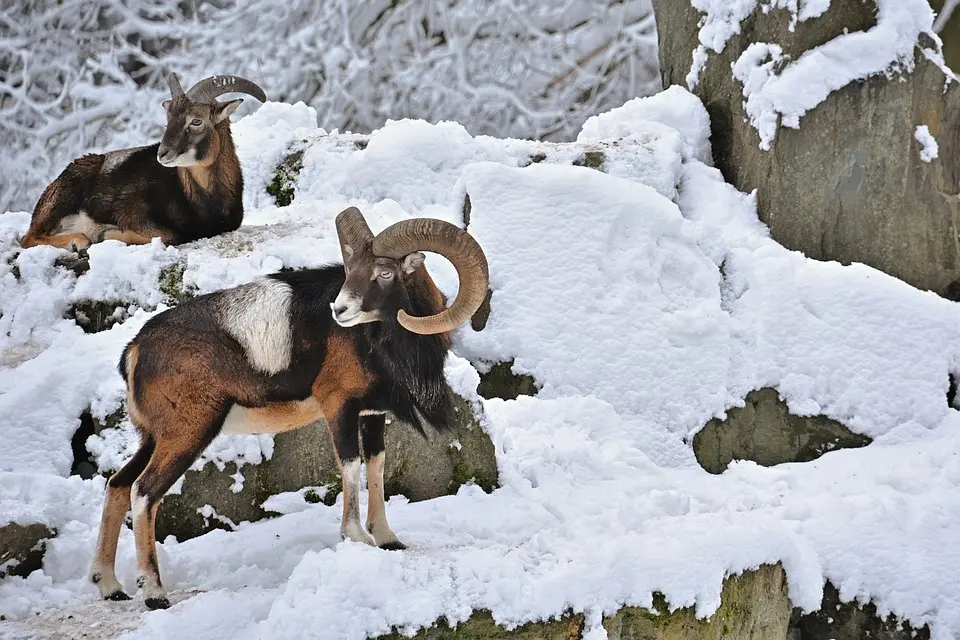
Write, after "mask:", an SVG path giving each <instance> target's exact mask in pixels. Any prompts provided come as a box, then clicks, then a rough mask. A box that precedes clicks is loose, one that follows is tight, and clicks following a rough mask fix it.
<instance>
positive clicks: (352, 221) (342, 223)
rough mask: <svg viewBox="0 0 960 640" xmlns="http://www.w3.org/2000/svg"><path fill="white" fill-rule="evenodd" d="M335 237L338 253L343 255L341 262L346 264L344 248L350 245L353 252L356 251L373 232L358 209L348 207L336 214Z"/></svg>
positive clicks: (371, 236) (346, 256)
mask: <svg viewBox="0 0 960 640" xmlns="http://www.w3.org/2000/svg"><path fill="white" fill-rule="evenodd" d="M336 225H337V237H338V238H339V239H340V253H341V254H342V255H343V261H344V263H346V261H347V258H349V256H348V255H347V250H346V247H347V245H350V246H351V247H352V248H353V251H354V252H355V251H357V250H358V249H359V248H360V247H361V246H362V245H363V244H364V243H365V242H367V241H368V240H370V239H371V238H373V232H372V231H370V227H369V226H367V221H366V220H364V218H363V214H362V213H360V209H357V208H356V207H348V208H346V209H344V210H343V211H341V212H340V213H338V214H337V218H336Z"/></svg>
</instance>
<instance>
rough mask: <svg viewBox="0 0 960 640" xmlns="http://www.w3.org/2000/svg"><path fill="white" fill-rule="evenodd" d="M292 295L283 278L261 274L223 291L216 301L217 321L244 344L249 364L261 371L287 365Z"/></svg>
mask: <svg viewBox="0 0 960 640" xmlns="http://www.w3.org/2000/svg"><path fill="white" fill-rule="evenodd" d="M292 297H293V291H292V290H291V289H290V286H289V285H287V284H286V283H285V282H280V281H279V280H274V279H273V278H260V279H258V280H255V281H253V282H250V283H248V284H245V285H241V286H239V287H237V288H235V289H230V290H227V291H224V292H223V294H222V295H221V296H220V299H219V300H218V301H217V311H216V317H217V322H218V324H219V325H220V326H221V327H223V330H224V331H226V332H227V333H228V334H230V336H231V337H233V339H234V340H236V341H237V342H239V343H240V344H241V345H242V346H243V349H244V351H245V352H246V354H247V360H248V361H249V362H250V364H251V365H252V366H253V367H255V368H256V369H259V370H260V371H262V372H264V373H269V374H274V373H279V372H281V371H283V370H284V369H286V368H287V367H289V366H290V350H291V343H292V341H293V340H292V335H291V334H292V332H291V329H290V299H291V298H292Z"/></svg>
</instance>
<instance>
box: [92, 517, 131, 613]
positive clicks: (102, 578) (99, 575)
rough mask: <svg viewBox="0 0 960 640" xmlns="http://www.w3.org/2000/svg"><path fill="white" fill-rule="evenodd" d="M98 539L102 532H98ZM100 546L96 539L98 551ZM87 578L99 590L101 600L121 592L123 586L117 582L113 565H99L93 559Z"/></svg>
mask: <svg viewBox="0 0 960 640" xmlns="http://www.w3.org/2000/svg"><path fill="white" fill-rule="evenodd" d="M100 537H101V538H102V537H103V531H101V532H100ZM101 544H102V541H101V540H99V539H98V540H97V548H98V549H99V548H100V545H101ZM87 576H88V577H89V578H90V582H92V583H94V584H95V585H97V589H99V590H100V597H101V598H106V597H107V596H109V595H111V594H113V593H116V592H117V591H121V592H122V591H123V585H122V584H120V581H119V580H117V573H116V569H115V568H114V565H113V563H110V564H100V562H99V561H98V560H97V559H96V558H95V559H94V561H93V563H92V564H91V565H90V571H89V573H88V574H87Z"/></svg>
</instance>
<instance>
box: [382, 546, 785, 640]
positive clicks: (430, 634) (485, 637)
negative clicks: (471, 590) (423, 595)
mask: <svg viewBox="0 0 960 640" xmlns="http://www.w3.org/2000/svg"><path fill="white" fill-rule="evenodd" d="M789 621H790V600H789V598H788V597H787V585H786V576H785V574H784V572H783V567H782V566H780V565H779V564H777V565H763V566H761V567H760V568H759V569H757V570H756V571H748V572H745V573H743V574H742V575H739V576H730V577H728V578H727V579H726V580H725V581H724V586H723V592H722V593H721V604H720V608H719V609H718V610H717V611H716V613H714V615H712V616H711V617H710V618H708V619H706V620H699V619H697V617H696V614H695V612H694V608H693V607H686V608H683V609H678V610H676V611H670V607H669V603H668V602H667V600H666V598H665V597H664V595H663V594H662V593H659V592H655V593H654V594H653V608H652V609H644V608H642V607H623V608H622V609H620V611H618V612H617V613H616V614H614V615H611V616H606V617H604V619H603V627H604V629H605V631H606V632H607V637H608V638H609V639H610V640H783V639H784V638H785V637H786V636H787V627H788V624H789ZM584 626H585V625H584V617H583V615H582V614H578V613H573V612H571V611H568V612H566V613H564V614H563V615H562V616H561V617H560V618H559V619H552V620H544V621H539V622H529V623H527V624H524V625H521V626H519V627H517V628H515V629H509V630H508V629H506V628H504V627H501V626H499V625H497V624H496V622H495V621H494V619H493V616H492V615H491V613H490V612H489V611H483V610H481V611H475V612H474V613H473V614H472V615H471V616H470V617H469V618H468V619H467V620H465V621H464V622H461V623H459V624H457V625H453V626H451V625H450V624H449V622H448V621H447V619H446V618H442V617H441V618H440V619H439V620H437V622H436V624H434V625H433V626H431V627H430V628H427V629H420V630H419V631H418V632H417V633H416V634H415V635H414V636H413V638H414V639H415V640H492V639H493V638H497V639H502V640H535V639H536V640H579V639H580V638H582V637H583V632H584ZM405 637H407V636H403V635H401V634H400V633H399V632H398V631H396V630H395V631H394V632H393V633H390V634H387V635H383V636H378V637H377V640H400V639H401V638H405Z"/></svg>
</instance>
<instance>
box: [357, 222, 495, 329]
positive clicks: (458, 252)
mask: <svg viewBox="0 0 960 640" xmlns="http://www.w3.org/2000/svg"><path fill="white" fill-rule="evenodd" d="M414 251H432V252H434V253H439V254H440V255H442V256H443V257H444V258H446V259H447V260H449V261H450V262H452V263H453V266H454V267H455V268H456V270H457V276H458V277H459V278H460V291H459V292H458V293H457V297H456V299H454V301H453V304H451V305H450V307H449V308H448V309H444V310H443V311H441V312H440V313H438V314H436V315H432V316H424V317H415V316H411V315H409V314H408V313H407V312H406V311H404V310H403V309H401V310H400V311H398V312H397V322H399V323H400V326H402V327H403V328H404V329H406V330H407V331H412V332H413V333H419V334H421V335H429V334H434V333H444V332H446V331H453V330H454V329H456V328H457V327H459V326H460V325H461V324H463V323H464V322H466V321H467V320H469V319H470V317H471V316H472V315H473V314H474V313H476V311H477V309H479V308H480V304H481V303H482V302H483V299H484V298H485V297H486V295H487V286H488V285H489V282H490V272H489V269H488V267H487V257H486V256H485V255H484V254H483V249H481V248H480V245H479V244H477V241H476V240H474V239H473V236H471V235H470V234H469V233H467V232H466V231H464V230H463V229H461V228H460V227H457V226H455V225H452V224H450V223H449V222H444V221H443V220H436V219H434V218H414V219H411V220H402V221H400V222H397V223H395V224H392V225H390V226H389V227H387V228H386V229H384V230H383V231H381V232H380V233H379V234H377V236H376V237H375V238H374V239H373V253H374V255H377V256H383V257H386V258H393V259H394V260H399V259H401V258H403V257H404V256H406V255H408V254H411V253H413V252H414Z"/></svg>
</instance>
